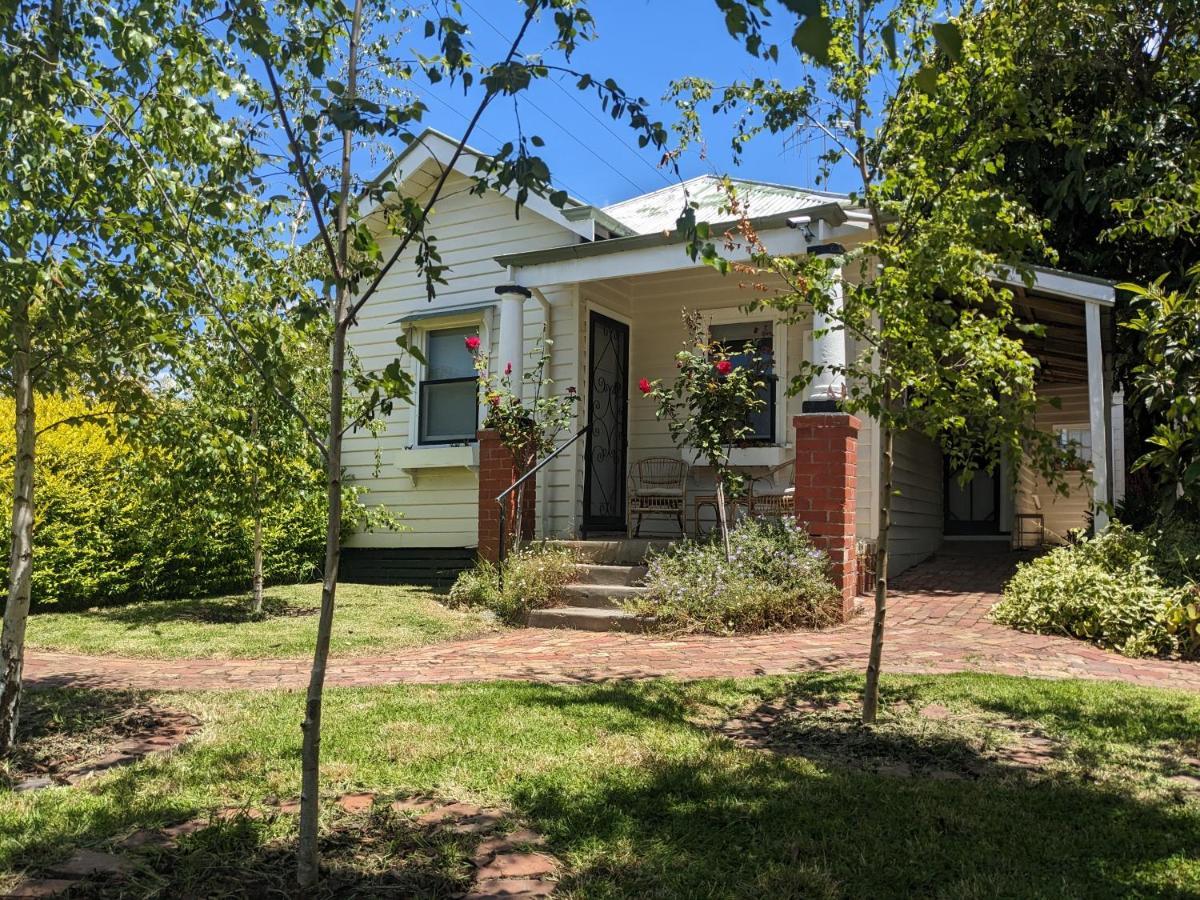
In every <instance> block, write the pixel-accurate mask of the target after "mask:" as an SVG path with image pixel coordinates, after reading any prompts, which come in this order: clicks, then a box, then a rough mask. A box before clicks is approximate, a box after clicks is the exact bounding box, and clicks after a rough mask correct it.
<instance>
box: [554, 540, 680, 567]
mask: <svg viewBox="0 0 1200 900" xmlns="http://www.w3.org/2000/svg"><path fill="white" fill-rule="evenodd" d="M550 543H552V544H554V545H555V546H558V547H567V548H568V549H570V550H572V551H573V552H574V553H575V558H576V559H578V560H579V561H580V562H584V563H594V564H596V565H602V566H640V565H641V564H642V563H644V562H645V561H646V556H647V554H649V553H651V552H655V553H657V552H660V551H662V550H666V549H667V548H668V547H670V546H671V544H672V543H674V542H673V541H663V540H651V539H650V538H620V539H615V540H611V541H551V542H550Z"/></svg>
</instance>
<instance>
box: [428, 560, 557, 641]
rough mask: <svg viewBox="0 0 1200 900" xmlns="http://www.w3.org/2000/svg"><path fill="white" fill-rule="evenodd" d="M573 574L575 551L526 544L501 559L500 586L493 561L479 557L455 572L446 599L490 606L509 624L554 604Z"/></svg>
mask: <svg viewBox="0 0 1200 900" xmlns="http://www.w3.org/2000/svg"><path fill="white" fill-rule="evenodd" d="M574 577H575V554H574V553H573V552H572V551H571V550H569V549H567V548H566V547H560V546H556V545H554V544H540V543H539V544H527V545H525V546H524V547H521V548H520V549H518V550H515V551H514V552H512V553H510V554H509V555H508V558H507V559H505V561H504V587H503V588H501V587H500V573H499V569H498V568H497V566H496V565H495V564H494V563H490V562H487V561H480V562H479V563H478V564H477V565H476V566H475V567H474V568H473V569H468V570H467V571H466V572H463V573H462V574H461V575H459V576H458V578H457V580H455V582H454V586H453V587H452V588H450V596H449V598H448V603H449V605H450V606H455V607H471V608H476V609H490V610H491V611H492V612H494V613H495V614H496V615H497V616H498V617H499V618H500V620H501V621H503V622H506V623H508V624H509V625H523V624H525V617H526V615H528V613H529V611H530V610H533V609H544V608H546V607H548V606H554V605H555V603H556V602H557V601H558V596H557V595H558V589H559V588H561V587H562V586H563V585H564V584H567V583H569V582H570V581H571V580H572V579H573V578H574Z"/></svg>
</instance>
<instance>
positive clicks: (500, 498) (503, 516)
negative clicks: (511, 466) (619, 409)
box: [496, 422, 592, 589]
mask: <svg viewBox="0 0 1200 900" xmlns="http://www.w3.org/2000/svg"><path fill="white" fill-rule="evenodd" d="M591 428H592V423H591V422H588V424H586V425H584V426H583V427H582V428H580V429H579V430H578V431H577V432H575V435H574V437H572V438H571V439H570V440H569V441H567V442H566V443H565V444H563V445H561V446H559V447H555V448H554V450H553V451H551V452H550V453H548V454H547V455H546V457H545V458H544V459H543V460H542V461H541V462H539V463H538V464H537V465H536V466H534V467H533V468H532V469H530V470H529V471H528V472H526V473H525V474H524V475H522V476H521V477H520V478H518V479H517V480H516V481H514V482H513V483H512V484H510V485H509V486H508V487H506V488H505V489H504V490H503V491H501V492H500V493H499V494H498V495H497V496H496V502H497V503H499V504H500V553H499V556H500V562H499V565H498V567H497V569H498V571H499V573H500V587H501V589H503V588H504V559H505V556H506V555H507V552H506V551H507V548H506V547H505V542H504V536H505V534H506V533H507V532H508V521H507V519H508V504H507V503H505V502H504V501H506V500H507V499H508V495H509V494H511V493H512V492H513V491H515V490H516V489H517V488H519V487H520V486H521V485H522V484H524V483H525V481H526V479H528V478H532V477H533V476H534V475H536V474H537V473H538V472H540V471H541V470H542V468H543V467H545V465H546V463H548V462H550V460H552V459H554V457H556V456H558V454H560V453H562V452H563V451H564V450H566V449H567V448H568V447H570V446H571V445H572V444H573V443H575V442H576V441H577V440H579V439H580V438H581V437H583V436H584V435H585V434H587V433H588V432H589V431H590V430H591ZM523 512H524V510H520V509H518V510H517V527H518V528H520V527H521V525H523V524H524V523H523V522H521V514H522V513H523Z"/></svg>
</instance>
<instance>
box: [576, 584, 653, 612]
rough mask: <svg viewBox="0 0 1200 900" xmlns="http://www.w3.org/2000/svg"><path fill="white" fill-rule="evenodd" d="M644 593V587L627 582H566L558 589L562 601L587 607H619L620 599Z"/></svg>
mask: <svg viewBox="0 0 1200 900" xmlns="http://www.w3.org/2000/svg"><path fill="white" fill-rule="evenodd" d="M644 593H646V589H645V588H643V587H637V586H636V585H629V584H566V585H563V586H562V587H561V588H559V589H558V597H559V599H561V600H562V601H563V602H565V603H567V604H568V605H570V606H581V607H587V608H588V609H620V608H621V601H622V600H628V599H630V598H631V597H637V596H640V595H642V594H644Z"/></svg>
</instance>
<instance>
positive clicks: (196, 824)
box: [162, 819, 208, 840]
mask: <svg viewBox="0 0 1200 900" xmlns="http://www.w3.org/2000/svg"><path fill="white" fill-rule="evenodd" d="M207 827H208V823H207V822H205V821H203V820H202V819H189V820H188V821H186V822H180V823H179V824H178V825H169V826H168V827H166V828H164V829H163V830H162V833H163V834H164V835H166V836H167V837H168V838H169V839H171V840H174V839H175V838H180V837H185V836H186V835H189V834H195V833H196V832H197V831H203V830H204V829H205V828H207Z"/></svg>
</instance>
